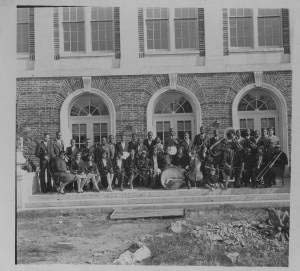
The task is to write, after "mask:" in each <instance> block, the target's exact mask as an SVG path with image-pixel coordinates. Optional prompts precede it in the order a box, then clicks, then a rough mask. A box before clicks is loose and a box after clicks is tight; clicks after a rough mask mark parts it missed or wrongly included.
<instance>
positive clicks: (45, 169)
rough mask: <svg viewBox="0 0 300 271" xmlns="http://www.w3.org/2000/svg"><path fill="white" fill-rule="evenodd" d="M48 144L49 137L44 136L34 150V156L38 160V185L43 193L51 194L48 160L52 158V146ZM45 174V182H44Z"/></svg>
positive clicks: (47, 135) (46, 134)
mask: <svg viewBox="0 0 300 271" xmlns="http://www.w3.org/2000/svg"><path fill="white" fill-rule="evenodd" d="M51 145H52V144H51V142H50V135H49V134H48V133H45V134H44V140H42V141H41V142H40V143H39V144H38V145H37V147H36V149H35V156H36V157H38V158H39V159H40V184H41V190H42V192H43V193H47V191H48V192H51V191H52V190H53V189H52V184H51V174H50V159H51V157H52V146H51ZM46 173H47V182H46V178H45V177H46V176H45V175H46Z"/></svg>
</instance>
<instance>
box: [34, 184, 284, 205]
mask: <svg viewBox="0 0 300 271" xmlns="http://www.w3.org/2000/svg"><path fill="white" fill-rule="evenodd" d="M289 192H290V188H289V187H288V186H279V187H271V188H257V189H253V188H229V189H227V190H222V189H216V190H214V191H209V190H208V189H204V188H200V189H199V188H198V189H190V190H188V189H177V190H163V189H162V190H150V189H149V190H145V189H143V190H142V189H134V190H129V189H126V190H124V191H119V190H114V191H113V192H106V191H100V192H85V193H82V194H78V193H66V194H63V195H62V194H58V193H47V194H35V195H32V196H31V197H30V198H29V201H30V202H32V201H48V200H54V199H56V200H60V199H70V200H71V199H93V198H96V199H98V198H102V199H112V198H115V199H117V198H118V199H119V198H138V197H141V198H145V197H160V198H161V197H172V196H173V197H176V196H188V197H189V196H200V195H203V196H205V195H216V196H217V195H244V194H275V193H289Z"/></svg>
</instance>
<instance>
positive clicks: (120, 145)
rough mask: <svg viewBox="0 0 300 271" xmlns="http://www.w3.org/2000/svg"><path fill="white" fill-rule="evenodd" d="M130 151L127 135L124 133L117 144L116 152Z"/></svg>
mask: <svg viewBox="0 0 300 271" xmlns="http://www.w3.org/2000/svg"><path fill="white" fill-rule="evenodd" d="M120 152H122V153H124V152H128V143H127V142H125V136H124V134H123V133H122V134H121V136H120V141H119V142H118V143H117V144H116V153H120Z"/></svg>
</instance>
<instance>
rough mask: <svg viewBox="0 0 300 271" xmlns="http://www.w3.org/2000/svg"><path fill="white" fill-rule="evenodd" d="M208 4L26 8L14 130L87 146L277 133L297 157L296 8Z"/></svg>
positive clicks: (20, 18)
mask: <svg viewBox="0 0 300 271" xmlns="http://www.w3.org/2000/svg"><path fill="white" fill-rule="evenodd" d="M29 2H30V1H29ZM95 3H96V2H95ZM209 3H210V2H209V1H193V0H190V1H188V0H187V1H180V3H179V2H177V1H171V0H163V1H157V2H152V1H147V0H144V1H136V2H131V3H130V5H129V4H126V3H125V1H112V2H111V4H110V1H105V2H103V3H102V1H97V5H88V6H86V5H85V6H84V5H82V6H76V7H34V6H32V7H28V6H26V7H22V6H19V7H18V9H17V68H18V70H17V123H18V124H19V125H21V126H23V127H28V128H29V130H30V133H31V135H32V137H34V138H36V139H38V140H39V139H41V138H42V136H43V133H44V132H49V133H50V135H51V136H52V137H54V136H55V132H56V131H58V130H60V131H61V132H62V134H63V138H64V141H65V142H66V144H67V145H68V143H69V141H70V139H71V138H75V139H76V142H77V144H78V145H79V146H80V145H81V144H82V143H83V142H84V140H85V139H86V138H90V139H91V140H92V142H93V143H97V142H99V141H100V138H101V137H103V136H108V135H109V134H113V135H116V136H117V137H118V136H119V135H120V134H121V133H124V134H125V137H126V138H127V139H128V140H129V138H130V136H131V133H132V132H136V133H137V134H138V136H139V137H141V138H143V137H145V136H146V133H147V131H153V132H154V134H155V135H158V136H160V137H161V138H162V139H163V140H164V138H165V136H166V133H167V132H168V131H169V128H171V127H172V128H173V129H174V130H175V132H176V133H177V136H178V137H179V138H182V137H183V134H184V132H189V133H190V135H191V137H194V136H195V135H196V134H197V133H198V132H199V129H200V126H201V125H203V126H204V127H205V129H206V131H207V132H208V133H212V131H213V129H215V128H216V127H219V129H220V131H221V132H222V131H224V129H225V128H227V127H230V126H232V127H234V128H236V129H238V128H240V129H246V128H250V129H252V130H261V129H263V128H274V129H275V133H276V134H277V135H278V136H279V137H280V143H281V146H282V149H283V150H284V151H285V152H286V153H288V154H289V156H290V143H291V117H292V68H291V63H290V51H291V50H290V43H291V42H290V39H291V37H292V35H291V33H292V31H291V29H290V23H289V22H290V10H289V9H288V8H284V7H283V8H272V9H270V8H264V7H262V8H251V7H250V8H244V7H240V6H237V5H236V4H235V1H229V2H228V4H227V5H228V6H224V7H223V6H219V7H218V6H216V5H210V4H209Z"/></svg>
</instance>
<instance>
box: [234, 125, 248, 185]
mask: <svg viewBox="0 0 300 271" xmlns="http://www.w3.org/2000/svg"><path fill="white" fill-rule="evenodd" d="M242 142H243V139H242V137H241V133H240V130H236V132H235V137H234V138H233V143H234V145H233V148H234V158H233V176H234V186H235V187H240V186H241V182H242V178H243V174H244V171H245V151H244V147H243V145H242Z"/></svg>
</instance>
